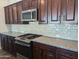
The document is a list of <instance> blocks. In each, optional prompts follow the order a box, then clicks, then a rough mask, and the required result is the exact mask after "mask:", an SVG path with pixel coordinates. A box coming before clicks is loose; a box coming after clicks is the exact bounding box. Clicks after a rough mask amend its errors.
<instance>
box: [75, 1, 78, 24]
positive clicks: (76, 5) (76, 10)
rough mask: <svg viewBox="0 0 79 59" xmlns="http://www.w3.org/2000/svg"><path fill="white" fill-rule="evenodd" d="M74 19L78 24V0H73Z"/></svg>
mask: <svg viewBox="0 0 79 59" xmlns="http://www.w3.org/2000/svg"><path fill="white" fill-rule="evenodd" d="M75 21H76V23H77V24H78V0H75Z"/></svg>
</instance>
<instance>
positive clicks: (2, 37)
mask: <svg viewBox="0 0 79 59" xmlns="http://www.w3.org/2000/svg"><path fill="white" fill-rule="evenodd" d="M1 48H2V49H4V50H5V39H4V35H1Z"/></svg>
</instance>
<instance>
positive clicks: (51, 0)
mask: <svg viewBox="0 0 79 59" xmlns="http://www.w3.org/2000/svg"><path fill="white" fill-rule="evenodd" d="M60 19H61V0H48V23H60Z"/></svg>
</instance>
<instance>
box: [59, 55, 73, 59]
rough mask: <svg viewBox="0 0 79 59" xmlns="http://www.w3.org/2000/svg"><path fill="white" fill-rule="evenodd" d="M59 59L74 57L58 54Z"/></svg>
mask: <svg viewBox="0 0 79 59" xmlns="http://www.w3.org/2000/svg"><path fill="white" fill-rule="evenodd" d="M57 59H72V58H69V57H66V56H63V55H58V56H57Z"/></svg>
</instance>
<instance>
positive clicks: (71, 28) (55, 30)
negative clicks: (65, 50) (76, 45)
mask: <svg viewBox="0 0 79 59" xmlns="http://www.w3.org/2000/svg"><path fill="white" fill-rule="evenodd" d="M12 31H15V32H23V33H35V34H41V35H45V36H49V37H58V38H63V39H69V40H78V35H77V34H78V27H77V25H70V24H37V23H33V24H28V25H12Z"/></svg>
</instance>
